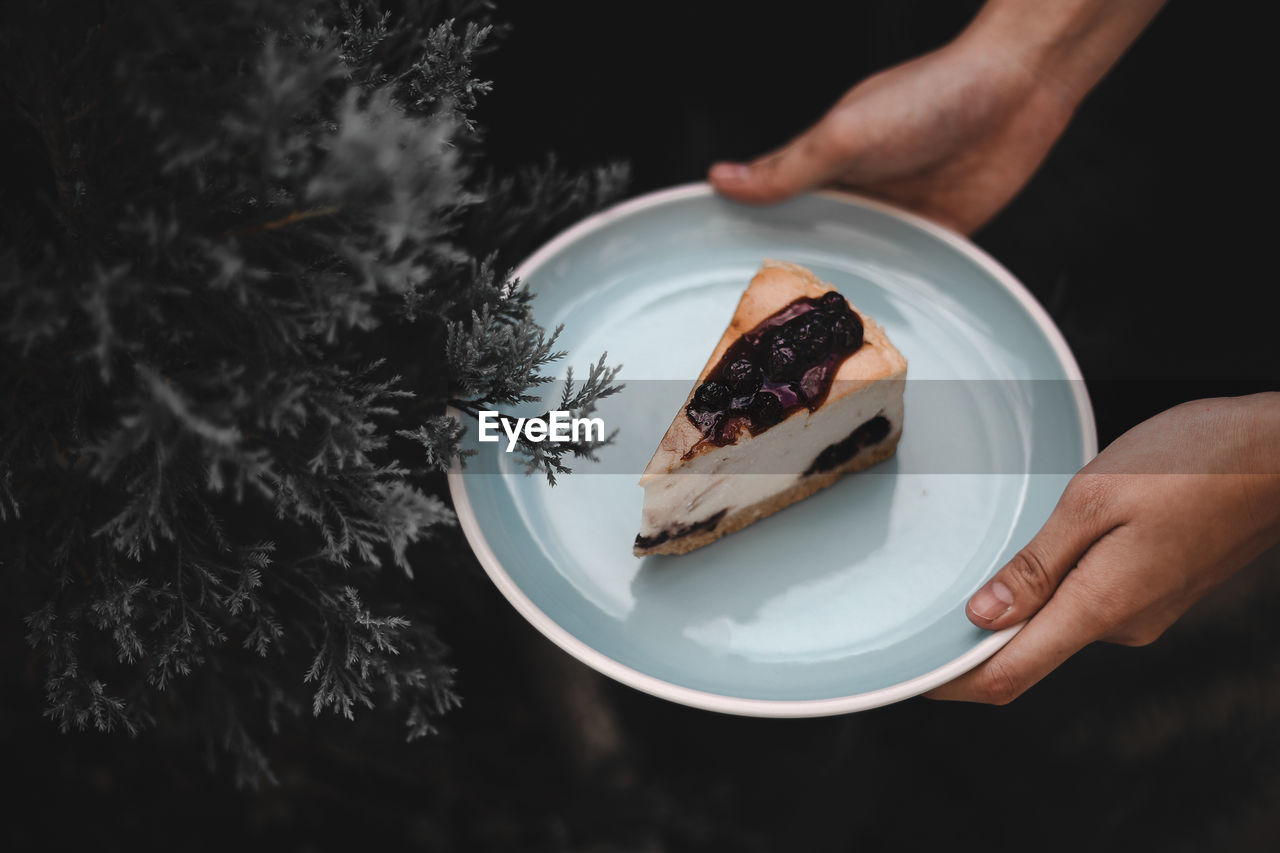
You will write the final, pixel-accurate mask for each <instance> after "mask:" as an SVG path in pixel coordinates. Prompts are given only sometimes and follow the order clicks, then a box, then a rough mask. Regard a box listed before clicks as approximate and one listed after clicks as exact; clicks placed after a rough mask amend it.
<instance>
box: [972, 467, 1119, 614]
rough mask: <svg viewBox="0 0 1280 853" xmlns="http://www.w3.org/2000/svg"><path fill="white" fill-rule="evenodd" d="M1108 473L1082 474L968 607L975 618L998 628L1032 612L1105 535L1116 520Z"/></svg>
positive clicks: (1033, 612)
mask: <svg viewBox="0 0 1280 853" xmlns="http://www.w3.org/2000/svg"><path fill="white" fill-rule="evenodd" d="M1104 480H1105V478H1103V477H1101V476H1100V475H1077V476H1076V477H1075V478H1073V479H1072V481H1071V483H1070V484H1068V486H1067V488H1066V490H1065V491H1064V492H1063V494H1062V498H1061V499H1060V500H1059V501H1058V505H1057V506H1056V507H1054V510H1053V514H1052V515H1050V516H1049V520H1048V521H1046V522H1045V523H1044V526H1043V527H1042V528H1040V532H1038V533H1037V534H1036V535H1035V537H1034V538H1032V540H1031V541H1030V542H1028V543H1027V544H1026V546H1025V547H1024V548H1023V549H1022V550H1021V551H1019V552H1018V553H1017V554H1015V555H1014V557H1013V559H1012V560H1010V561H1009V563H1008V564H1007V565H1005V566H1004V568H1002V569H1000V571H998V572H996V575H995V577H993V578H992V579H991V580H989V581H988V582H987V583H986V584H985V585H984V586H983V587H982V588H981V589H980V590H978V591H977V592H976V593H974V595H973V597H972V598H970V599H969V603H968V604H967V605H966V607H965V613H966V615H967V616H968V617H969V621H970V622H972V623H973V624H975V625H977V626H978V627H979V628H987V629H990V630H993V631H997V630H1001V629H1003V628H1008V627H1009V626H1010V625H1016V624H1017V623H1019V622H1022V621H1024V620H1026V619H1029V618H1031V617H1032V616H1033V615H1035V613H1036V612H1037V611H1039V610H1040V608H1041V607H1044V606H1045V604H1046V603H1047V602H1048V601H1049V599H1050V598H1052V597H1053V594H1054V591H1055V590H1057V589H1058V586H1059V584H1061V583H1062V581H1063V578H1065V577H1066V576H1067V573H1068V572H1070V571H1071V570H1072V569H1073V568H1074V567H1075V565H1076V563H1078V562H1079V561H1080V558H1081V557H1082V556H1083V555H1084V553H1085V552H1086V551H1087V550H1089V547H1090V546H1091V545H1093V543H1094V542H1096V541H1097V540H1098V539H1100V538H1101V537H1103V536H1105V535H1106V534H1107V533H1108V532H1110V530H1111V529H1113V527H1114V526H1115V525H1114V524H1112V523H1111V522H1110V518H1111V516H1109V515H1108V514H1107V512H1106V510H1107V498H1106V495H1105V494H1102V491H1103V490H1104V489H1105V488H1106V484H1105V482H1104Z"/></svg>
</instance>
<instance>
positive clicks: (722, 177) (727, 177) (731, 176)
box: [711, 163, 751, 183]
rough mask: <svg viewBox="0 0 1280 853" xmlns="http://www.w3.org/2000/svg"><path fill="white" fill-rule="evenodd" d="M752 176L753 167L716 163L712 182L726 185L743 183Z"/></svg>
mask: <svg viewBox="0 0 1280 853" xmlns="http://www.w3.org/2000/svg"><path fill="white" fill-rule="evenodd" d="M750 174H751V167H750V166H746V165H743V164H742V163H716V164H715V165H714V166H712V167H711V180H713V181H724V182H725V183H741V182H743V181H745V180H746V179H747V176H748V175H750Z"/></svg>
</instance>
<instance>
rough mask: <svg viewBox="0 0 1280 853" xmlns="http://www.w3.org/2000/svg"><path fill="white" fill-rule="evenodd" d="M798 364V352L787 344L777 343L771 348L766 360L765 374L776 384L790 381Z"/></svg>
mask: <svg viewBox="0 0 1280 853" xmlns="http://www.w3.org/2000/svg"><path fill="white" fill-rule="evenodd" d="M796 363H797V358H796V351H795V350H794V349H792V348H791V347H790V346H788V345H787V344H786V343H781V344H779V343H775V344H774V346H771V347H770V348H769V356H768V358H767V359H766V360H765V364H764V372H765V374H766V375H768V377H769V378H770V379H772V380H773V381H775V382H781V381H783V380H786V379H789V378H790V377H791V374H792V373H793V371H794V370H795V367H796Z"/></svg>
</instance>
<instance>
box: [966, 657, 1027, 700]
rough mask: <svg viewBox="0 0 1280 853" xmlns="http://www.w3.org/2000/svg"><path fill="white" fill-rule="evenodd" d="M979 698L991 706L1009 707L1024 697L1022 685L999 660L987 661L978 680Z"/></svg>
mask: <svg viewBox="0 0 1280 853" xmlns="http://www.w3.org/2000/svg"><path fill="white" fill-rule="evenodd" d="M977 693H978V696H979V698H980V699H981V700H982V701H983V702H986V703H987V704H989V705H1008V704H1009V703H1010V702H1012V701H1013V700H1014V699H1017V698H1018V697H1019V696H1021V695H1022V685H1021V683H1020V682H1019V680H1018V678H1017V677H1016V676H1015V675H1014V674H1013V672H1012V671H1010V669H1009V667H1008V665H1006V664H1005V663H1003V662H1002V661H1001V660H1000V659H999V658H992V659H991V660H989V661H987V664H986V666H984V667H983V668H982V670H981V674H980V676H979V678H978V684H977Z"/></svg>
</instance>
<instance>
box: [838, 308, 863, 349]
mask: <svg viewBox="0 0 1280 853" xmlns="http://www.w3.org/2000/svg"><path fill="white" fill-rule="evenodd" d="M831 339H832V341H833V342H834V343H835V345H836V346H837V347H839V348H840V349H842V350H846V351H849V352H852V351H854V350H856V349H858V347H860V346H862V318H861V317H859V316H858V315H857V314H855V313H853V312H852V311H851V312H849V313H848V314H845V315H843V316H841V317H836V318H835V319H834V320H833V321H832V322H831Z"/></svg>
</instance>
